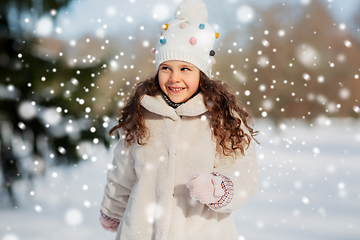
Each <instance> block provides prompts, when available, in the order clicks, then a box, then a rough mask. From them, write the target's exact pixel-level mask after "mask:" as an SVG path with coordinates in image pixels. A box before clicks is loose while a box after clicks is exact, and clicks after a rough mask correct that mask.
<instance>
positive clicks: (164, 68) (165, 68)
mask: <svg viewBox="0 0 360 240" xmlns="http://www.w3.org/2000/svg"><path fill="white" fill-rule="evenodd" d="M161 69H163V70H170V68H169V67H167V66H162V67H161Z"/></svg>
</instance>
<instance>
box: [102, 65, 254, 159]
mask: <svg viewBox="0 0 360 240" xmlns="http://www.w3.org/2000/svg"><path fill="white" fill-rule="evenodd" d="M160 92H161V89H160V86H159V82H158V74H156V75H155V76H153V77H151V78H148V79H146V80H145V81H142V82H140V83H138V84H137V85H136V86H135V87H134V89H133V91H132V94H131V96H130V97H129V99H128V101H127V103H126V105H125V107H124V108H123V109H122V110H121V113H120V114H119V116H118V124H117V125H116V126H114V127H113V128H111V129H110V132H109V134H110V135H112V134H113V133H114V132H115V131H116V130H117V129H122V130H123V131H124V136H125V139H124V140H125V141H124V142H125V144H126V145H127V146H130V145H131V144H133V143H134V142H135V139H136V142H137V143H138V144H140V145H144V144H146V142H145V141H144V139H148V138H149V129H148V128H147V127H146V126H145V119H144V108H143V107H142V106H141V104H140V101H141V99H142V97H143V96H144V95H145V94H146V95H149V96H155V95H157V94H159V93H160ZM198 92H201V93H202V94H203V96H204V104H205V106H206V108H207V109H208V110H209V111H210V112H211V114H212V117H211V123H210V127H211V129H212V131H213V135H214V136H215V138H216V139H217V143H218V144H219V146H221V148H222V153H223V154H224V155H226V156H229V155H233V156H235V157H236V155H237V151H239V150H240V152H241V154H242V155H244V154H245V153H244V151H245V149H247V148H248V147H249V145H250V141H251V138H253V139H254V140H255V141H256V142H257V140H256V139H255V138H254V137H255V136H256V135H257V133H258V132H257V131H254V129H253V128H251V127H250V126H249V125H248V120H251V116H250V114H249V112H247V111H246V110H245V109H244V108H243V107H242V105H241V104H240V103H239V102H238V100H237V98H236V96H235V95H234V94H233V93H231V92H230V91H229V88H228V86H227V84H226V83H224V82H223V81H221V80H212V79H210V78H208V77H207V76H206V75H205V74H204V73H203V72H201V71H200V83H199V89H198ZM241 122H243V124H244V125H245V126H246V127H247V129H248V130H249V133H250V135H249V134H247V133H245V132H244V131H243V130H242V129H241V128H240V125H241ZM244 146H245V147H244Z"/></svg>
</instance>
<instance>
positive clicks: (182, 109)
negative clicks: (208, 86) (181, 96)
mask: <svg viewBox="0 0 360 240" xmlns="http://www.w3.org/2000/svg"><path fill="white" fill-rule="evenodd" d="M140 104H141V105H142V106H143V107H144V108H145V109H146V110H148V111H149V112H153V113H156V114H159V115H161V116H164V117H169V118H171V119H173V120H179V119H180V116H198V115H200V114H203V113H205V112H207V111H208V109H207V108H206V107H205V104H204V96H203V94H202V93H198V94H197V95H196V96H195V97H193V98H191V99H190V100H188V101H187V102H186V103H184V104H182V105H181V106H179V107H177V108H176V109H174V108H172V107H170V106H169V105H168V104H167V103H166V102H165V100H164V99H163V97H162V96H161V95H160V94H158V95H156V96H154V97H151V96H149V95H144V96H143V98H142V99H141V102H140Z"/></svg>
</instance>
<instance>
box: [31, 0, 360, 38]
mask: <svg viewBox="0 0 360 240" xmlns="http://www.w3.org/2000/svg"><path fill="white" fill-rule="evenodd" d="M180 1H181V0H168V1H165V0H155V1H146V0H122V1H115V0H102V1H98V0H74V1H72V2H71V3H70V5H69V6H68V7H67V8H64V9H63V10H61V11H60V12H59V13H57V23H55V25H52V26H50V25H51V24H48V29H49V30H48V31H46V28H44V25H40V26H42V28H38V29H45V34H43V35H47V34H49V33H50V32H52V33H53V34H55V36H56V37H58V38H61V39H64V40H71V39H77V38H80V37H81V36H83V35H85V34H89V35H94V34H95V35H98V36H104V35H110V36H116V35H121V34H129V35H131V34H136V32H137V31H139V28H140V27H142V29H144V28H154V29H158V28H159V26H161V25H162V24H163V23H166V22H167V21H170V20H172V19H173V13H174V12H175V9H176V7H177V5H178V4H179V2H180ZM313 1H315V0H267V1H259V0H221V1H220V0H206V1H204V2H205V3H206V4H207V8H208V12H209V23H210V24H212V25H213V27H214V29H215V30H216V31H220V32H221V31H222V32H224V31H227V30H228V29H232V28H234V27H238V28H239V27H240V28H241V27H245V28H246V27H251V23H252V22H253V21H255V20H257V18H256V12H255V11H254V9H253V7H254V6H257V7H259V8H265V9H266V8H267V7H269V6H271V5H273V4H276V3H283V4H287V5H290V6H292V7H306V6H307V5H308V4H311V3H312V2H313ZM320 1H321V2H323V3H324V4H326V5H327V6H328V9H329V11H330V12H331V13H332V14H333V16H334V18H335V19H336V21H338V23H346V24H349V25H351V21H353V16H354V14H356V11H357V10H358V9H359V6H360V1H358V0H320ZM224 16H226V17H224ZM45 22H46V21H45ZM51 29H52V31H51ZM43 31H44V30H43Z"/></svg>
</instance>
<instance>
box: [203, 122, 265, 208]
mask: <svg viewBox="0 0 360 240" xmlns="http://www.w3.org/2000/svg"><path fill="white" fill-rule="evenodd" d="M242 127H243V125H242ZM242 129H245V128H242ZM245 132H246V133H247V134H250V133H249V132H248V131H245ZM214 172H216V173H219V174H221V175H223V176H225V177H226V178H228V179H230V180H231V182H232V186H233V194H232V199H231V201H230V202H229V203H228V204H227V205H226V206H224V207H220V208H215V207H213V206H211V205H208V206H209V208H210V209H212V210H214V211H216V212H222V213H226V212H231V211H233V210H235V209H238V208H241V207H243V206H244V205H245V204H246V203H247V202H248V201H249V200H250V198H251V197H252V196H253V195H254V194H255V192H256V191H257V188H258V182H259V179H260V169H259V166H258V164H257V162H256V153H255V148H254V143H253V140H252V141H251V143H250V146H249V148H248V149H246V150H245V155H242V154H241V153H239V154H238V156H237V159H236V161H235V162H234V161H233V159H232V157H231V156H223V155H222V157H219V158H218V159H217V161H216V164H215V166H214Z"/></svg>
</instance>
